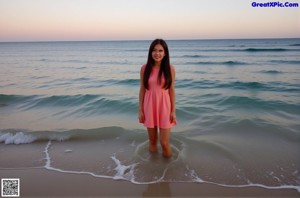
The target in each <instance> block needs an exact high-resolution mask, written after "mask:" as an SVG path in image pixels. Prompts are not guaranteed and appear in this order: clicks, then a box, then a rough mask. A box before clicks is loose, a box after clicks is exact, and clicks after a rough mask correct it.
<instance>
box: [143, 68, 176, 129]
mask: <svg viewBox="0 0 300 198" xmlns="http://www.w3.org/2000/svg"><path fill="white" fill-rule="evenodd" d="M171 67H173V66H171ZM145 68H146V65H143V66H142V72H144V71H145ZM158 73H159V68H152V71H151V74H150V77H149V81H148V86H149V87H148V88H149V89H146V91H145V96H144V104H143V105H144V106H143V108H144V115H145V121H144V126H145V127H147V128H154V127H157V128H162V129H169V128H171V127H172V126H174V125H176V122H172V123H171V121H170V114H171V99H170V94H169V89H164V88H163V85H164V83H165V78H164V76H163V75H162V79H161V84H158V81H157V77H158Z"/></svg>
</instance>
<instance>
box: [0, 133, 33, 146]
mask: <svg viewBox="0 0 300 198" xmlns="http://www.w3.org/2000/svg"><path fill="white" fill-rule="evenodd" d="M36 139H37V137H34V136H33V135H30V134H25V133H23V132H18V133H16V134H12V133H4V134H2V135H1V136H0V142H4V143H5V144H28V143H32V142H34V141H35V140H36Z"/></svg>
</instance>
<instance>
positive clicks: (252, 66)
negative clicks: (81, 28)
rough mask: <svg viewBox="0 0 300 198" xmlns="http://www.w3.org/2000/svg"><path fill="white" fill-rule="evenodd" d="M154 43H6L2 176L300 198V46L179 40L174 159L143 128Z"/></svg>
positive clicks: (174, 54) (2, 52) (0, 84)
mask: <svg viewBox="0 0 300 198" xmlns="http://www.w3.org/2000/svg"><path fill="white" fill-rule="evenodd" d="M150 43H151V41H98V42H97V41H89V42H24V43H22V42H20V43H17V42H16V43H0V69H1V72H0V153H1V159H0V170H5V169H13V168H16V169H23V168H24V169H26V168H46V169H49V170H53V171H59V172H62V173H71V174H89V175H91V176H94V177H100V178H107V179H120V180H127V181H128V182H132V183H135V184H150V183H157V182H199V183H212V184H217V185H221V186H227V187H245V186H258V187H263V188H270V189H278V188H292V189H297V190H298V191H299V192H300V172H299V170H300V158H299V153H300V122H299V120H300V87H299V85H300V39H248V40H247V39H244V40H242V39H240V40H167V43H168V46H169V51H170V59H171V63H172V65H173V66H174V67H175V69H176V81H175V91H176V112H177V126H175V127H173V128H172V134H171V144H172V150H173V153H174V155H173V157H172V158H171V159H164V158H162V157H161V156H160V155H150V154H149V153H148V151H147V143H148V142H147V132H146V129H145V128H144V127H143V126H142V125H141V124H140V123H139V122H138V94H139V72H140V68H141V66H142V65H143V64H144V63H146V61H147V54H148V48H149V45H150ZM26 145H27V146H28V145H30V146H35V147H37V148H36V149H35V150H34V152H33V151H29V150H28V147H26ZM30 152H32V153H31V154H30ZM97 152H98V153H99V155H97V154H96V153H97ZM17 153H19V155H20V154H24V155H25V156H28V157H25V158H24V157H18V158H17V160H16V159H14V160H13V161H9V160H7V159H10V157H9V156H11V155H17ZM91 153H93V154H91ZM68 162H71V163H68Z"/></svg>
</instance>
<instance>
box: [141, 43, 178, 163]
mask: <svg viewBox="0 0 300 198" xmlns="http://www.w3.org/2000/svg"><path fill="white" fill-rule="evenodd" d="M174 81H175V69H174V67H173V66H172V65H171V64H170V57H169V49H168V45H167V43H166V42H165V41H164V40H163V39H156V40H154V41H153V42H152V43H151V45H150V48H149V52H148V60H147V64H145V65H143V66H142V68H141V71H140V94H139V121H140V123H143V124H144V126H145V127H147V130H148V137H149V151H150V152H152V153H155V152H157V142H158V129H159V140H160V144H161V147H162V152H163V156H165V157H171V156H172V150H171V146H170V132H171V127H172V126H174V125H176V111H175V87H174Z"/></svg>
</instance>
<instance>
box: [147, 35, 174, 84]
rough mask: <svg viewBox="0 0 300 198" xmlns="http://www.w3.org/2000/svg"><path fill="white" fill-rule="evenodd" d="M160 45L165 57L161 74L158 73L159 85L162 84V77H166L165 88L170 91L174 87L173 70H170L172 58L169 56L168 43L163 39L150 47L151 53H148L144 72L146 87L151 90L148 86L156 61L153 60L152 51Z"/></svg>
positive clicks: (157, 40)
mask: <svg viewBox="0 0 300 198" xmlns="http://www.w3.org/2000/svg"><path fill="white" fill-rule="evenodd" d="M158 44H160V45H161V46H162V47H163V48H164V51H165V56H164V58H163V59H162V61H161V65H160V69H159V73H158V79H157V81H158V83H159V84H160V83H161V77H162V75H164V78H165V84H164V86H163V88H164V89H169V88H170V87H171V85H172V75H171V68H170V56H169V49H168V45H167V43H166V42H165V41H164V40H163V39H155V40H154V41H153V42H152V43H151V45H150V47H149V52H148V60H147V64H146V68H145V71H144V87H145V88H146V89H148V88H149V86H148V81H149V77H150V74H151V71H152V67H153V65H154V63H155V61H154V59H153V58H152V51H153V49H154V47H155V46H156V45H158Z"/></svg>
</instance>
